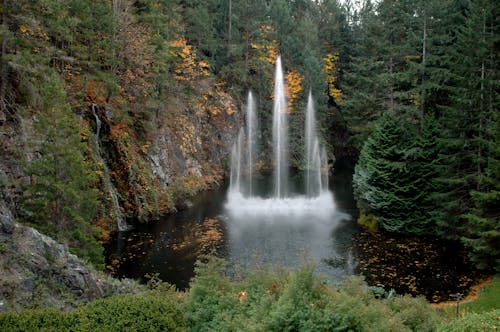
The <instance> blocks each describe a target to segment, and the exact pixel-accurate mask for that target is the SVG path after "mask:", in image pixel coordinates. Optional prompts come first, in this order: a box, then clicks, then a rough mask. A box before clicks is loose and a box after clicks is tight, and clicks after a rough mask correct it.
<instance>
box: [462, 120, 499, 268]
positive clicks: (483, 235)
mask: <svg viewBox="0 0 500 332" xmlns="http://www.w3.org/2000/svg"><path fill="white" fill-rule="evenodd" d="M491 129H492V130H491V131H492V132H491V134H492V135H491V136H492V137H491V141H489V142H488V151H487V152H488V155H489V158H488V166H487V167H486V170H485V174H484V177H483V178H482V179H481V183H480V188H481V189H480V190H473V191H472V192H471V196H472V200H473V202H474V209H473V210H472V211H471V212H470V213H468V214H467V215H466V218H467V221H468V224H467V228H466V234H465V235H464V236H463V238H462V240H463V241H464V243H465V245H466V246H467V247H468V248H470V250H471V254H470V256H471V258H472V260H473V261H475V262H476V263H477V264H478V266H479V267H480V268H485V269H488V268H493V269H495V270H496V272H500V144H499V143H498V142H499V140H500V115H499V114H498V113H497V114H496V115H495V121H494V122H492V124H491Z"/></svg>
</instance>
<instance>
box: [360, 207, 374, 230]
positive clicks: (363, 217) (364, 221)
mask: <svg viewBox="0 0 500 332" xmlns="http://www.w3.org/2000/svg"><path fill="white" fill-rule="evenodd" d="M358 224H360V225H361V226H363V227H364V228H366V229H368V230H369V231H370V232H376V231H378V223H377V218H376V217H375V216H374V215H373V214H371V213H366V211H365V210H361V211H360V212H359V218H358Z"/></svg>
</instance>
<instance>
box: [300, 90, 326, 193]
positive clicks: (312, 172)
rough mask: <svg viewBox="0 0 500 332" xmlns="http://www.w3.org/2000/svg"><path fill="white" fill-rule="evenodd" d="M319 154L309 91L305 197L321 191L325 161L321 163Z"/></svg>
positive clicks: (306, 125)
mask: <svg viewBox="0 0 500 332" xmlns="http://www.w3.org/2000/svg"><path fill="white" fill-rule="evenodd" d="M323 150H324V147H323ZM321 154H322V151H321V149H320V146H319V140H318V134H317V133H316V116H315V111H314V102H313V98H312V93H311V91H309V96H308V98H307V107H306V123H305V159H306V160H305V167H306V174H305V187H306V195H307V197H315V196H318V195H319V194H320V193H321V192H322V191H323V186H324V182H323V179H322V171H323V169H322V168H323V165H324V163H326V161H325V162H323V160H322V156H321ZM325 160H326V150H325Z"/></svg>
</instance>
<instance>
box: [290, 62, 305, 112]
mask: <svg viewBox="0 0 500 332" xmlns="http://www.w3.org/2000/svg"><path fill="white" fill-rule="evenodd" d="M286 80H287V83H288V84H287V89H286V97H287V99H288V109H289V110H290V111H291V110H292V107H293V103H294V102H295V101H296V100H297V99H298V98H299V93H300V92H302V81H303V80H304V77H303V76H302V75H301V74H300V73H299V71H298V70H296V69H292V70H289V71H288V72H287V73H286Z"/></svg>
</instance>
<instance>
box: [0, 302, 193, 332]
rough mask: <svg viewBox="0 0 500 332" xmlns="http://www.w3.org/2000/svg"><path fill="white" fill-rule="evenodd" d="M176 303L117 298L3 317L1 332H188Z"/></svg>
mask: <svg viewBox="0 0 500 332" xmlns="http://www.w3.org/2000/svg"><path fill="white" fill-rule="evenodd" d="M186 330H187V329H186V324H185V320H184V316H183V314H182V312H181V311H180V310H179V305H178V303H177V300H176V299H175V298H173V297H167V296H165V294H163V296H157V295H152V294H151V295H142V296H116V297H111V298H108V299H103V300H98V301H96V302H94V303H91V304H89V305H87V306H84V307H82V308H79V309H77V310H75V311H73V312H71V313H67V314H65V313H62V312H60V311H57V310H54V309H45V310H28V311H23V312H20V313H10V314H4V315H0V331H186Z"/></svg>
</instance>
